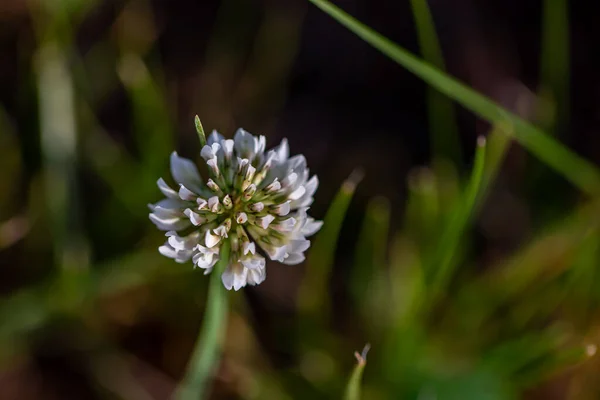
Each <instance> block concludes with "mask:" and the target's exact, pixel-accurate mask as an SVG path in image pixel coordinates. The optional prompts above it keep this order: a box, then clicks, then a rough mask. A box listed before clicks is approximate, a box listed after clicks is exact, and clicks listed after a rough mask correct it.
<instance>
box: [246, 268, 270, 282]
mask: <svg viewBox="0 0 600 400" xmlns="http://www.w3.org/2000/svg"><path fill="white" fill-rule="evenodd" d="M266 277H267V270H266V269H264V268H263V269H250V270H248V276H247V277H246V281H247V282H248V284H249V285H259V284H261V283H262V282H263V281H264V280H265V278H266Z"/></svg>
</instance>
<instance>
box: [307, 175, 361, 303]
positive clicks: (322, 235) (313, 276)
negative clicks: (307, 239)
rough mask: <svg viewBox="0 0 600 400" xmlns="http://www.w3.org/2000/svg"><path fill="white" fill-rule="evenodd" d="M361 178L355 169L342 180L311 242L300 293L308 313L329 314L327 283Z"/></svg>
mask: <svg viewBox="0 0 600 400" xmlns="http://www.w3.org/2000/svg"><path fill="white" fill-rule="evenodd" d="M361 179H362V172H358V171H354V172H353V173H352V174H351V175H350V176H349V177H348V179H346V181H345V182H344V183H343V184H342V187H341V188H340V190H339V191H338V193H337V195H336V196H335V198H334V199H333V201H332V202H331V205H330V206H329V209H328V210H327V214H326V215H325V218H324V223H323V228H322V229H321V231H320V232H319V233H318V234H317V237H316V239H315V242H314V244H313V245H312V249H311V251H310V256H309V257H308V262H307V265H306V273H305V274H306V275H305V278H304V282H303V284H302V286H301V287H300V292H299V295H298V296H299V298H298V301H299V307H300V309H301V310H302V311H303V312H305V313H308V314H312V313H319V312H321V313H322V314H327V312H328V310H327V304H328V302H327V301H325V298H326V296H327V293H328V290H327V284H328V282H329V276H330V273H331V266H332V264H333V259H334V256H335V249H336V247H337V241H338V237H339V233H340V230H341V227H342V223H343V222H344V218H345V216H346V212H347V211H348V206H349V205H350V201H351V200H352V197H353V196H354V191H355V190H356V185H357V184H358V183H359V182H360V180H361Z"/></svg>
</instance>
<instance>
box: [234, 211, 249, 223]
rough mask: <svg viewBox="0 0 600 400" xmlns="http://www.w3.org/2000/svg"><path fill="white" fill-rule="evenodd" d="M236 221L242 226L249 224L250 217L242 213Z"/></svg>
mask: <svg viewBox="0 0 600 400" xmlns="http://www.w3.org/2000/svg"><path fill="white" fill-rule="evenodd" d="M235 220H236V221H237V223H238V224H240V225H242V224H245V223H246V222H248V215H247V214H246V213H245V212H240V213H238V214H237V217H236V219H235Z"/></svg>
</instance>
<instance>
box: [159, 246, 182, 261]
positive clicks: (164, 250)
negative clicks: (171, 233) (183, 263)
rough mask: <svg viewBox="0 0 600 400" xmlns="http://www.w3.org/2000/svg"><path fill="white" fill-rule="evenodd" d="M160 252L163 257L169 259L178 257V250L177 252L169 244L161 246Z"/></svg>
mask: <svg viewBox="0 0 600 400" xmlns="http://www.w3.org/2000/svg"><path fill="white" fill-rule="evenodd" d="M158 252H159V253H160V254H162V255H163V256H165V257H169V258H176V257H177V250H175V249H174V248H173V247H171V245H169V244H164V245H162V246H160V247H159V248H158Z"/></svg>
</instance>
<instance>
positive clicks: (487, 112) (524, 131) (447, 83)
mask: <svg viewBox="0 0 600 400" xmlns="http://www.w3.org/2000/svg"><path fill="white" fill-rule="evenodd" d="M310 1H311V2H312V3H313V4H315V5H316V6H317V7H319V8H320V9H321V10H323V11H324V12H325V13H327V14H329V15H330V16H331V17H333V18H334V19H335V20H336V21H338V22H339V23H340V24H342V25H344V26H345V27H346V28H348V29H349V30H350V31H352V32H353V33H354V34H356V35H357V36H358V37H360V38H361V39H363V40H364V41H366V42H367V43H369V44H370V45H371V46H373V47H374V48H376V49H377V50H379V51H381V52H382V53H383V54H385V55H386V56H388V57H389V58H391V59H392V60H394V61H395V62H397V63H398V64H400V65H402V66H403V67H404V68H406V69H407V70H409V71H410V72H412V73H413V74H415V75H416V76H418V77H420V78H421V79H423V80H424V81H425V82H426V83H427V84H429V85H431V86H433V87H434V88H436V89H437V90H439V91H440V92H441V93H444V94H446V95H447V96H449V97H450V98H452V99H454V100H455V101H456V102H458V103H460V104H461V105H463V106H464V107H466V108H468V109H469V110H471V111H472V112H474V113H475V114H476V115H478V116H480V117H481V118H483V119H485V120H487V121H488V122H490V123H492V124H497V123H503V122H504V123H505V122H509V123H510V125H511V126H513V127H514V134H515V139H516V140H517V141H518V142H519V143H520V144H521V145H522V146H524V147H525V148H526V149H527V150H529V151H530V152H531V153H532V154H534V155H535V156H536V157H538V158H539V159H540V160H542V161H543V162H544V163H546V164H547V165H548V166H550V167H551V168H553V169H554V170H556V171H557V172H558V173H560V174H561V175H563V176H564V177H565V178H566V179H567V180H569V181H570V182H571V183H573V184H574V185H575V186H577V187H578V188H579V189H581V190H582V191H584V192H586V193H588V194H590V195H595V194H598V193H599V192H600V171H598V169H597V168H596V167H595V166H594V165H592V164H591V163H589V162H588V161H586V160H584V159H583V158H581V157H579V156H578V155H576V154H575V153H573V152H572V151H570V150H569V149H567V148H566V147H565V146H563V145H562V144H560V143H559V142H557V141H556V140H555V139H553V138H552V137H550V136H548V135H547V134H545V133H544V132H543V131H542V130H540V129H538V128H536V127H535V126H533V125H532V124H530V123H529V122H527V121H525V120H523V119H522V118H520V117H518V116H516V115H514V114H512V113H510V112H508V111H507V110H506V109H504V108H503V107H501V106H500V105H498V104H497V103H495V102H494V101H492V100H490V99H489V98H488V97H486V96H484V95H482V94H480V93H478V92H477V91H475V90H473V89H471V88H470V87H468V86H467V85H465V84H463V83H461V82H459V81H458V80H456V79H454V78H452V77H450V76H449V75H447V74H445V73H443V72H441V71H439V70H438V69H437V68H435V67H433V66H431V65H429V64H428V63H426V62H424V61H422V60H421V59H419V58H418V57H416V56H414V55H413V54H411V53H410V52H408V51H406V50H405V49H403V48H402V47H400V46H398V45H396V44H395V43H393V42H392V41H390V40H389V39H387V38H385V37H383V36H382V35H380V34H378V33H377V32H375V31H374V30H372V29H371V28H369V27H367V26H366V25H364V24H362V23H361V22H359V21H358V20H356V19H355V18H353V17H351V16H350V15H349V14H347V13H345V12H344V11H342V10H341V9H339V8H338V7H336V6H334V5H332V4H331V3H329V2H328V1H325V0H310Z"/></svg>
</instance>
